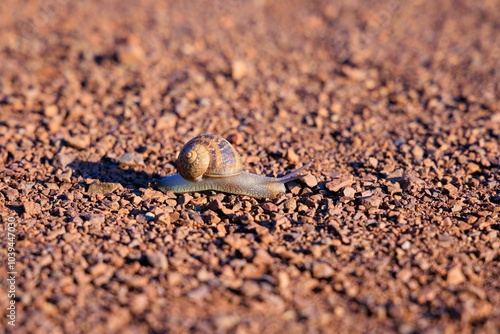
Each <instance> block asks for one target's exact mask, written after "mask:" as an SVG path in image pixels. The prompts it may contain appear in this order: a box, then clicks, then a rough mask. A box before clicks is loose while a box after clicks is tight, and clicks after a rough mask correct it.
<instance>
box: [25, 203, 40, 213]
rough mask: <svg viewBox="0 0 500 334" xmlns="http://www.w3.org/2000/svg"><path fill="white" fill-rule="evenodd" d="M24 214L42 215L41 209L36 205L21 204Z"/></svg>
mask: <svg viewBox="0 0 500 334" xmlns="http://www.w3.org/2000/svg"><path fill="white" fill-rule="evenodd" d="M23 208H24V212H25V213H26V214H28V215H38V214H40V213H42V207H41V206H40V204H38V203H33V202H26V203H23Z"/></svg>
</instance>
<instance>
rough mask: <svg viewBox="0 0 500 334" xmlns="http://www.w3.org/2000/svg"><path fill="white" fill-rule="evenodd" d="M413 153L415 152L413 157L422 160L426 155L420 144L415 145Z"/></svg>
mask: <svg viewBox="0 0 500 334" xmlns="http://www.w3.org/2000/svg"><path fill="white" fill-rule="evenodd" d="M411 153H412V154H413V157H414V158H415V160H418V161H420V160H422V158H423V157H424V150H423V149H422V148H421V147H420V146H418V145H415V146H414V147H413V149H412V151H411Z"/></svg>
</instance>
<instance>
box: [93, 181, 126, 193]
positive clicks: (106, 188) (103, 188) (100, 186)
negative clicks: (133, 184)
mask: <svg viewBox="0 0 500 334" xmlns="http://www.w3.org/2000/svg"><path fill="white" fill-rule="evenodd" d="M119 187H120V184H119V183H112V182H102V183H101V182H96V183H92V184H91V185H90V186H89V188H88V190H87V193H89V194H109V193H112V192H113V191H115V190H116V189H118V188H119Z"/></svg>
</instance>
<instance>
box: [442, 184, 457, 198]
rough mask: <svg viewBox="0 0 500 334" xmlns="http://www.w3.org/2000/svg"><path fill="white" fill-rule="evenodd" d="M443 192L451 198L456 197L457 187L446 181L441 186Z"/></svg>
mask: <svg viewBox="0 0 500 334" xmlns="http://www.w3.org/2000/svg"><path fill="white" fill-rule="evenodd" d="M443 189H444V191H445V193H446V194H447V195H448V196H449V197H451V198H457V196H458V188H457V187H455V186H454V185H453V184H451V183H448V184H447V185H445V186H444V187H443Z"/></svg>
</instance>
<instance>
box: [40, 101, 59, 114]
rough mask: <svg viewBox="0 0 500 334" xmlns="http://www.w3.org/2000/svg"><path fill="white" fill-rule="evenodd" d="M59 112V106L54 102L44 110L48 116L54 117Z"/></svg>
mask: <svg viewBox="0 0 500 334" xmlns="http://www.w3.org/2000/svg"><path fill="white" fill-rule="evenodd" d="M58 112H59V108H57V106H56V105H54V104H51V105H49V106H46V107H45V109H44V110H43V114H44V115H45V116H46V117H53V116H55V115H57V113H58Z"/></svg>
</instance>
